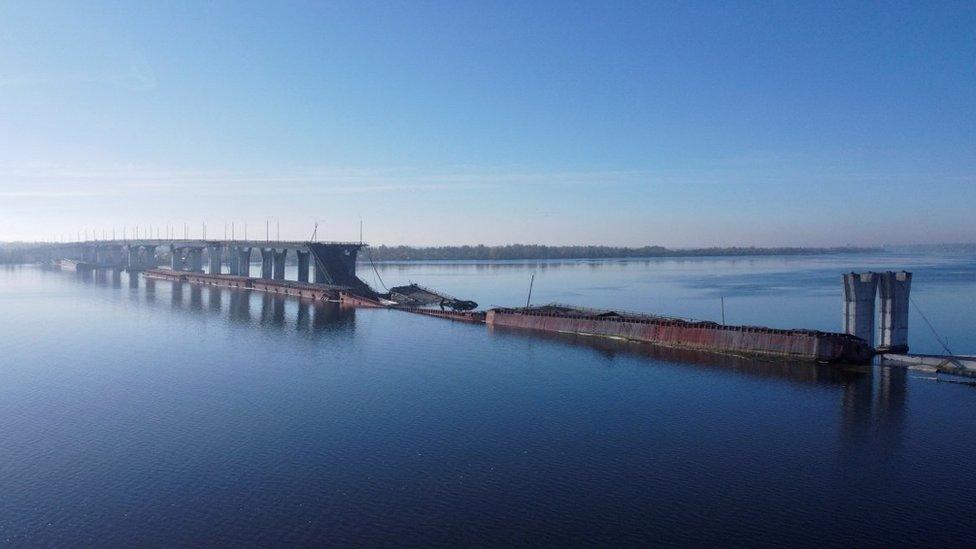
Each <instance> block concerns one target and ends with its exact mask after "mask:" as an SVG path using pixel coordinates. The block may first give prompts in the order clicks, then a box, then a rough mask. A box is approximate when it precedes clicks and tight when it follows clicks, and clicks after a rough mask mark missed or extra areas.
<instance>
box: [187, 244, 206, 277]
mask: <svg viewBox="0 0 976 549" xmlns="http://www.w3.org/2000/svg"><path fill="white" fill-rule="evenodd" d="M186 255H187V263H189V270H191V271H193V272H195V273H202V272H203V248H187V251H186Z"/></svg>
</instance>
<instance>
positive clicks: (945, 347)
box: [908, 296, 952, 355]
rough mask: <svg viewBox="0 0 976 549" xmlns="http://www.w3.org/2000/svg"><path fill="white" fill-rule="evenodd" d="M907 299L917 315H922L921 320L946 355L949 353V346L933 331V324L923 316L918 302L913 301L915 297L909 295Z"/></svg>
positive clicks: (950, 352)
mask: <svg viewBox="0 0 976 549" xmlns="http://www.w3.org/2000/svg"><path fill="white" fill-rule="evenodd" d="M908 300H909V301H911V303H912V306H914V307H915V310H916V311H918V314H919V316H921V317H922V320H924V321H925V323H926V324H928V326H929V330H932V335H933V336H934V337H935V340H936V341H938V342H939V345H941V346H942V348H943V349H945V352H946V354H947V355H951V354H952V351H950V350H949V346H948V345H947V344H946V343H945V342H944V341H943V340H942V338H941V337H939V332H937V331H935V326H933V325H932V323H931V322H929V319H928V317H927V316H925V313H923V312H922V309H920V308H919V307H918V303H916V302H915V298H914V297H911V296H909V297H908Z"/></svg>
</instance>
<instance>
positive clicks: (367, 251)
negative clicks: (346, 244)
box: [363, 248, 390, 293]
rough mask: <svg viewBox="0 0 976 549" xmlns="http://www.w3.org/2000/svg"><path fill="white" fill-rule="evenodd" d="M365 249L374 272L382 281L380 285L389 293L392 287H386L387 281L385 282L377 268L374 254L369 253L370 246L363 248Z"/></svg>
mask: <svg viewBox="0 0 976 549" xmlns="http://www.w3.org/2000/svg"><path fill="white" fill-rule="evenodd" d="M363 251H364V252H366V258H367V259H369V264H370V266H371V267H373V274H375V275H376V279H377V280H379V281H380V285H381V286H383V289H384V290H386V292H387V293H389V292H390V289H389V288H387V287H386V283H385V282H383V277H381V276H380V272H379V271H378V270H376V264H375V263H373V256H371V255H370V254H369V248H365V249H363Z"/></svg>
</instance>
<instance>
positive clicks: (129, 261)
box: [125, 246, 142, 271]
mask: <svg viewBox="0 0 976 549" xmlns="http://www.w3.org/2000/svg"><path fill="white" fill-rule="evenodd" d="M125 260H126V267H128V269H129V270H130V271H134V270H136V269H138V268H139V267H141V266H142V262H141V261H139V247H138V246H126V247H125Z"/></svg>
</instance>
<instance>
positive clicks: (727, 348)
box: [485, 307, 874, 364]
mask: <svg viewBox="0 0 976 549" xmlns="http://www.w3.org/2000/svg"><path fill="white" fill-rule="evenodd" d="M485 322H486V323H487V324H488V325H489V326H501V327H506V328H518V329H525V330H539V331H545V332H561V333H570V334H579V335H590V336H599V337H610V338H617V339H624V340H630V341H640V342H644V343H651V344H654V345H661V346H665V347H672V348H678V349H693V350H697V351H711V352H718V353H725V354H741V355H753V356H766V357H775V358H779V359H787V360H803V361H814V362H838V363H849V364H863V363H866V362H870V361H871V358H872V357H873V355H874V351H873V349H872V348H871V347H870V345H868V344H867V342H866V341H864V340H863V339H860V338H857V337H854V336H850V335H846V334H838V333H829V332H819V331H814V330H780V329H775V328H762V327H751V326H726V325H722V324H717V323H714V322H693V321H688V320H680V319H670V318H661V317H650V316H638V315H621V314H618V313H614V312H603V313H600V312H586V311H572V310H557V311H553V310H547V309H546V308H545V307H542V308H530V309H492V310H489V311H488V314H487V316H486V317H485Z"/></svg>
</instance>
